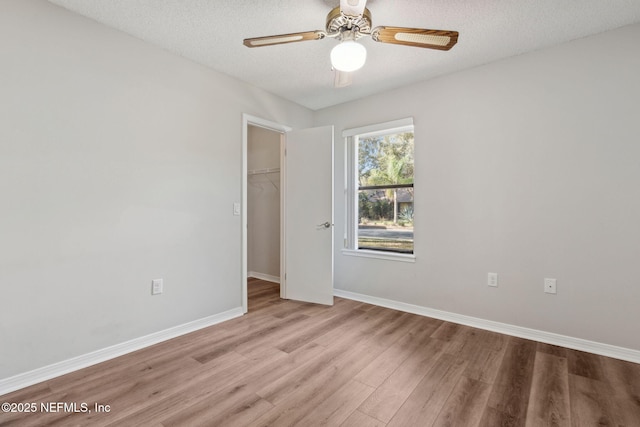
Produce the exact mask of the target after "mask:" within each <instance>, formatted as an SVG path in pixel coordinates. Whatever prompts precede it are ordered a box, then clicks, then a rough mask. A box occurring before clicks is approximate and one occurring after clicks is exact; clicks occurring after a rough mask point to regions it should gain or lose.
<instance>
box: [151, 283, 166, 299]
mask: <svg viewBox="0 0 640 427" xmlns="http://www.w3.org/2000/svg"><path fill="white" fill-rule="evenodd" d="M163 287H164V286H163V280H162V279H153V280H152V281H151V295H160V294H161V293H162V292H163V291H164V289H163Z"/></svg>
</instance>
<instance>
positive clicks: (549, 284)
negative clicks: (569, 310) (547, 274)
mask: <svg viewBox="0 0 640 427" xmlns="http://www.w3.org/2000/svg"><path fill="white" fill-rule="evenodd" d="M544 292H545V293H547V294H555V293H556V279H544Z"/></svg>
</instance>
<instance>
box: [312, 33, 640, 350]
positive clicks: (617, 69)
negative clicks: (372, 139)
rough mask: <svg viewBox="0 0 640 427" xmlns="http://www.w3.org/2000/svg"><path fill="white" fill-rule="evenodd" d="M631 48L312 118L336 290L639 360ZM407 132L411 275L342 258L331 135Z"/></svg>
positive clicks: (491, 74)
mask: <svg viewBox="0 0 640 427" xmlns="http://www.w3.org/2000/svg"><path fill="white" fill-rule="evenodd" d="M638 40H640V25H633V26H629V27H625V28H621V29H618V30H616V31H611V32H608V33H604V34H600V35H596V36H593V37H589V38H585V39H580V40H577V41H574V42H571V43H567V44H564V45H561V46H558V47H554V48H551V49H546V50H543V51H538V52H534V53H530V54H526V55H522V56H518V57H515V58H511V59H507V60H503V61H500V62H496V63H493V64H489V65H486V66H482V67H478V68H475V69H471V70H468V71H464V72H460V73H457V74H454V75H450V76H446V77H442V78H438V79H435V80H432V81H428V82H425V83H422V84H419V85H414V86H411V87H407V88H403V89H399V90H396V91H393V92H390V93H386V94H384V95H378V96H373V97H370V98H367V99H362V100H360V101H357V102H352V103H348V104H344V105H340V106H337V107H333V108H327V109H325V110H322V111H319V112H317V113H316V115H315V124H316V125H323V124H334V125H335V126H336V143H337V146H336V158H337V164H336V175H335V178H336V189H335V193H336V195H338V196H337V198H336V236H338V238H336V242H337V246H336V252H337V255H336V260H335V278H336V288H339V289H342V290H347V291H351V292H356V293H360V294H365V295H370V296H375V297H380V298H387V299H391V300H396V301H401V302H406V303H411V304H416V305H420V306H424V307H429V308H434V309H440V310H444V311H448V312H452V313H458V314H464V315H468V316H473V317H477V318H481V319H487V320H493V321H498V322H503V323H507V324H512V325H517V326H522V327H528V328H533V329H536V330H541V331H547V332H553V333H558V334H562V335H566V336H570V337H575V338H583V339H587V340H592V341H596V342H600V343H606V344H612V345H616V346H621V347H626V348H630V349H636V350H640V335H639V334H638V325H639V324H640V310H639V309H638V302H639V301H640V262H639V260H640V258H639V254H640V223H639V221H640V185H639V184H638V183H639V182H640V143H639V141H640V120H639V119H640V102H639V100H640V79H639V78H638V76H640V51H639V50H638V44H637V42H638ZM421 54H422V52H421ZM424 54H428V52H427V53H424ZM408 116H413V117H414V122H415V136H416V146H415V156H416V173H415V203H416V211H415V212H416V213H415V214H416V217H415V254H416V258H417V260H416V263H415V264H405V263H396V262H391V261H381V260H372V259H363V258H354V257H348V256H344V255H341V254H340V252H339V251H340V249H341V244H342V239H341V238H340V237H341V236H342V235H343V232H344V220H343V214H342V213H341V212H343V211H344V200H343V197H342V194H343V191H342V190H343V186H344V158H343V155H344V147H343V145H344V142H343V140H342V138H341V137H340V135H341V132H342V130H343V129H345V128H351V127H357V126H363V125H368V124H372V123H376V122H384V121H389V120H393V119H399V118H403V117H408ZM487 272H497V273H499V275H500V285H499V287H498V288H489V287H487V285H486V282H487ZM545 277H552V278H557V279H558V293H557V295H555V296H554V295H548V294H544V293H543V279H544V278H545Z"/></svg>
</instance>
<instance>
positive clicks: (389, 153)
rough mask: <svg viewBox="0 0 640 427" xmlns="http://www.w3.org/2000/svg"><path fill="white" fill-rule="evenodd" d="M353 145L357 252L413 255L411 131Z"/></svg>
mask: <svg viewBox="0 0 640 427" xmlns="http://www.w3.org/2000/svg"><path fill="white" fill-rule="evenodd" d="M357 146H358V153H357V154H358V171H357V174H358V176H357V181H358V204H357V211H358V249H372V250H383V251H392V252H402V253H413V170H414V164H413V132H402V133H394V134H386V135H385V134H381V135H375V136H368V137H364V138H362V137H361V138H358V144H357Z"/></svg>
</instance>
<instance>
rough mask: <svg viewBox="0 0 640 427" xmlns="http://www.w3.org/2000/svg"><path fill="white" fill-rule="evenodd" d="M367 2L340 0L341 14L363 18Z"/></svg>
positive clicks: (361, 0) (365, 0) (364, 0)
mask: <svg viewBox="0 0 640 427" xmlns="http://www.w3.org/2000/svg"><path fill="white" fill-rule="evenodd" d="M366 5H367V0H340V12H342V13H343V14H345V15H348V16H361V15H362V14H363V13H364V8H365V6H366Z"/></svg>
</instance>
